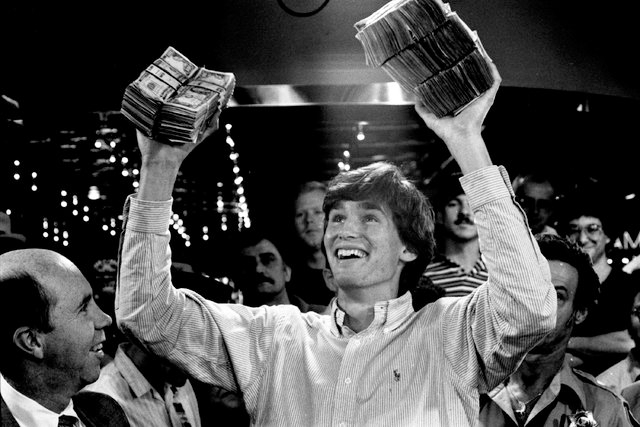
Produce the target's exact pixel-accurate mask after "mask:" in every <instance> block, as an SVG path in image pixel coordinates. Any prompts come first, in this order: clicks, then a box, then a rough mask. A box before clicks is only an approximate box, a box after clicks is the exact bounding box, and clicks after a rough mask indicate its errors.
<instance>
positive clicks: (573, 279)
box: [549, 260, 578, 295]
mask: <svg viewBox="0 0 640 427" xmlns="http://www.w3.org/2000/svg"><path fill="white" fill-rule="evenodd" d="M549 270H550V271H551V282H552V283H553V285H554V287H556V288H561V289H566V290H567V292H568V293H570V294H571V295H573V294H575V292H576V290H577V288H578V270H577V269H576V268H575V267H574V266H573V265H571V264H568V263H566V262H563V261H557V260H549Z"/></svg>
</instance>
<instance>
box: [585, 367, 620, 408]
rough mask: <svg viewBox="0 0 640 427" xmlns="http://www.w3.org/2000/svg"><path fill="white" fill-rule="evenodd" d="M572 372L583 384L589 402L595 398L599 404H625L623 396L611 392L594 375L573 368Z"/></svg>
mask: <svg viewBox="0 0 640 427" xmlns="http://www.w3.org/2000/svg"><path fill="white" fill-rule="evenodd" d="M572 371H573V374H574V375H575V376H576V378H577V379H578V380H579V381H580V382H581V383H582V388H583V391H584V392H585V397H586V398H587V400H589V399H590V398H593V399H595V400H596V401H597V402H598V403H604V402H608V403H610V404H615V403H619V404H620V405H622V404H623V402H624V400H623V399H622V396H620V395H619V394H618V393H616V392H614V391H613V390H611V389H610V388H609V387H607V386H606V385H605V384H603V383H602V382H600V381H598V380H597V379H596V377H594V376H593V375H591V374H589V373H587V372H584V371H581V370H579V369H575V368H573V369H572ZM594 403H595V402H594ZM587 404H588V402H587Z"/></svg>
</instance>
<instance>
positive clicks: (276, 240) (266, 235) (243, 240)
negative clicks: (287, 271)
mask: <svg viewBox="0 0 640 427" xmlns="http://www.w3.org/2000/svg"><path fill="white" fill-rule="evenodd" d="M281 234H282V233H279V232H278V231H277V230H272V231H270V230H268V229H266V228H256V227H251V228H245V229H243V230H242V231H241V232H240V233H238V235H237V237H236V239H234V241H233V254H232V256H231V258H232V259H233V265H232V271H233V272H234V273H236V272H237V267H238V260H239V257H240V252H242V250H243V249H245V248H248V247H249V246H255V245H257V244H258V243H260V242H261V241H262V240H268V241H269V242H271V243H272V244H273V246H275V247H276V249H277V250H278V252H279V253H280V256H281V257H282V260H283V261H284V263H285V264H287V265H289V266H290V265H291V264H289V259H290V254H289V253H288V247H287V245H285V242H284V237H281V236H280V235H281Z"/></svg>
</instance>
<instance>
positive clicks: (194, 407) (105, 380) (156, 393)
mask: <svg viewBox="0 0 640 427" xmlns="http://www.w3.org/2000/svg"><path fill="white" fill-rule="evenodd" d="M84 390H87V391H94V392H99V393H104V394H106V395H109V396H111V397H112V398H113V399H115V401H116V402H118V404H120V406H121V407H122V409H123V410H124V412H125V414H126V415H127V418H128V419H129V422H130V424H131V426H133V427H146V426H154V427H162V426H165V427H172V426H180V427H182V426H187V425H188V426H191V427H200V425H201V423H200V412H199V410H198V400H197V398H196V395H195V392H194V390H193V387H192V385H191V382H190V381H189V379H188V378H187V375H186V374H185V373H184V372H183V371H182V370H181V369H179V368H177V367H176V366H173V365H172V364H170V363H169V362H167V361H166V360H164V359H160V358H158V357H157V356H154V355H152V354H149V353H148V352H147V351H145V350H144V349H143V348H142V347H140V346H139V345H137V344H136V343H134V342H132V341H127V342H124V343H121V344H120V345H119V346H118V349H117V350H116V354H115V357H114V359H113V361H112V362H111V363H109V364H107V365H106V366H104V367H103V368H102V370H101V371H100V377H99V378H98V380H97V381H96V382H94V383H92V384H89V385H87V386H85V388H84Z"/></svg>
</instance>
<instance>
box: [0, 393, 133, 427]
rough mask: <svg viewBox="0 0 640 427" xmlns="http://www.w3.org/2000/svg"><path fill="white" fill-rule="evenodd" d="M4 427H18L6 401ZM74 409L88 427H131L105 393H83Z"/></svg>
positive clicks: (78, 397)
mask: <svg viewBox="0 0 640 427" xmlns="http://www.w3.org/2000/svg"><path fill="white" fill-rule="evenodd" d="M1 400H2V403H1V406H2V408H1V410H2V411H1V412H2V415H1V418H0V423H1V424H2V427H18V423H17V422H16V419H15V418H14V417H13V415H12V414H11V412H10V411H9V408H8V407H7V404H6V403H5V402H4V399H1ZM73 409H74V410H75V411H76V413H77V414H78V417H80V420H81V421H82V422H83V424H84V425H85V426H87V427H130V425H129V420H128V419H127V416H126V415H125V413H124V411H123V410H122V408H121V407H120V405H118V403H117V402H116V401H115V400H113V398H112V397H110V396H107V395H106V394H103V393H95V392H92V391H81V392H80V393H78V394H77V395H75V396H74V397H73Z"/></svg>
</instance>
